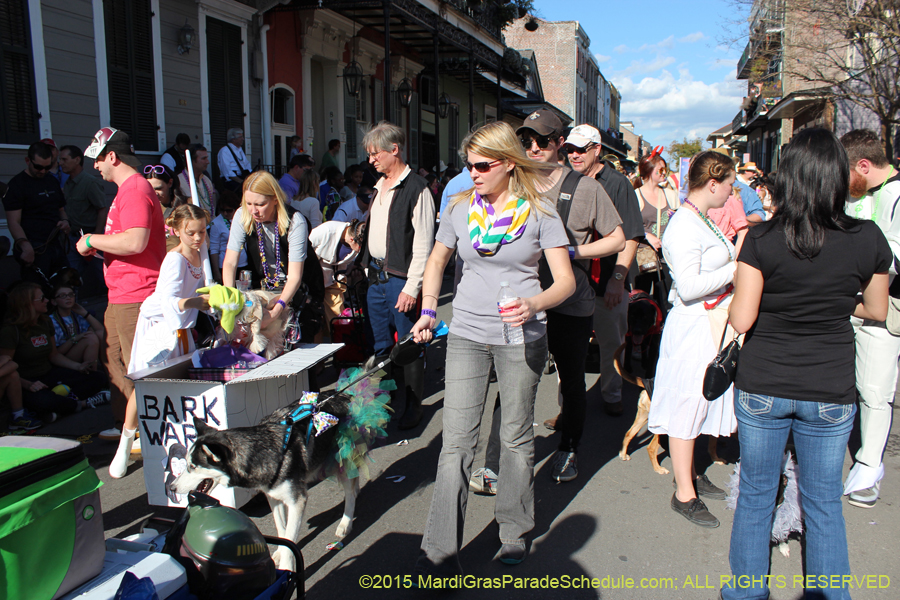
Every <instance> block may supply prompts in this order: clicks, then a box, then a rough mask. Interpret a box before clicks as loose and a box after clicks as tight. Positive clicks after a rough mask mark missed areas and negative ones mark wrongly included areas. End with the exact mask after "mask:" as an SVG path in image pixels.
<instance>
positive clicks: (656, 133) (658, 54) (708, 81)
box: [535, 0, 747, 145]
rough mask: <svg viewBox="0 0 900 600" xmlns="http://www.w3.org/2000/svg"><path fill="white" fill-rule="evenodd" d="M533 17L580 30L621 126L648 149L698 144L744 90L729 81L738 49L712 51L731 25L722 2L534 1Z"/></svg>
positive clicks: (730, 113) (729, 10) (729, 115)
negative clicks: (688, 141)
mask: <svg viewBox="0 0 900 600" xmlns="http://www.w3.org/2000/svg"><path fill="white" fill-rule="evenodd" d="M535 9H536V13H537V16H539V17H541V18H543V19H547V20H549V21H579V22H580V24H581V27H582V28H583V29H584V30H585V31H586V32H587V34H588V36H589V37H590V38H591V51H592V52H593V53H594V56H595V57H596V58H597V61H598V63H599V65H600V70H601V71H602V73H603V75H604V77H606V78H607V79H609V80H611V81H612V82H613V83H614V84H615V85H616V87H617V88H618V90H619V92H620V93H621V94H622V116H621V118H622V120H625V121H634V123H635V132H636V133H638V134H642V135H643V136H644V138H645V139H647V140H648V141H649V142H650V143H652V144H653V145H667V144H669V142H671V141H672V140H673V139H674V140H678V141H681V139H682V138H683V137H685V136H687V137H688V138H693V137H700V138H701V139H703V140H704V142H705V140H706V136H707V135H709V134H710V133H711V132H712V131H715V130H716V129H718V128H719V127H722V126H723V125H725V124H726V123H730V122H731V120H732V119H733V118H734V116H735V114H737V111H738V109H739V108H740V103H741V100H742V98H743V96H744V95H745V94H746V89H747V82H746V81H738V80H737V79H735V73H736V69H737V61H738V59H739V58H740V53H741V51H742V50H743V48H740V49H731V48H727V47H724V46H721V45H720V44H719V43H718V40H719V39H720V38H721V37H722V36H723V34H724V33H725V32H726V29H727V28H728V27H731V26H730V25H729V24H728V21H729V20H730V19H734V15H733V10H734V8H733V6H732V5H731V4H730V3H729V2H728V1H727V0H692V1H691V2H685V1H682V2H671V1H670V2H660V1H658V0H638V1H624V2H621V1H620V2H610V1H608V0H601V1H591V0H587V1H585V0H581V1H576V0H552V1H551V0H535ZM537 33H538V34H539V33H540V30H538V32H537Z"/></svg>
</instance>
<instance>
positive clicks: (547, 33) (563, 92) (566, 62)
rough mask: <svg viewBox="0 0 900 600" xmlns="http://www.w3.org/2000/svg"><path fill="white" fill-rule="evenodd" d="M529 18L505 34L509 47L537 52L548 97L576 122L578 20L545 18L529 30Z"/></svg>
mask: <svg viewBox="0 0 900 600" xmlns="http://www.w3.org/2000/svg"><path fill="white" fill-rule="evenodd" d="M527 19H528V17H526V18H525V19H518V20H516V21H513V22H512V23H511V24H510V25H509V27H507V28H506V29H505V30H504V31H503V35H504V37H505V38H506V44H507V45H508V46H509V47H510V48H515V49H516V50H534V54H535V60H536V61H537V68H538V73H539V75H540V78H541V86H542V87H543V89H544V98H545V99H546V100H547V102H549V103H551V104H553V106H555V107H556V108H558V109H560V110H561V111H563V112H564V113H566V114H567V115H569V116H570V117H572V118H574V119H576V124H577V122H578V121H577V118H578V116H579V115H577V114H576V106H575V89H576V84H575V82H576V78H577V71H576V69H577V39H576V31H577V28H578V22H577V21H559V22H556V23H550V22H548V21H544V20H542V19H536V21H537V22H538V25H539V26H538V29H537V31H533V32H532V31H526V30H525V27H524V26H525V22H526V20H527Z"/></svg>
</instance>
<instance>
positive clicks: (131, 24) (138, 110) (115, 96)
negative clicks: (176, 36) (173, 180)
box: [103, 0, 159, 151]
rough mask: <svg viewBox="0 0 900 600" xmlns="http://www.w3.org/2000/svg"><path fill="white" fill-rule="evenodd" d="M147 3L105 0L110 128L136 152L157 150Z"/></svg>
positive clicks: (148, 3)
mask: <svg viewBox="0 0 900 600" xmlns="http://www.w3.org/2000/svg"><path fill="white" fill-rule="evenodd" d="M152 19H153V13H152V12H151V10H150V0H130V1H127V0H104V1H103V20H104V27H105V30H106V65H107V74H108V77H109V116H110V125H112V126H113V127H115V128H116V129H122V130H123V131H125V132H126V133H128V134H129V135H130V136H131V142H132V144H133V145H134V149H135V150H151V151H157V150H159V141H158V139H157V130H158V129H159V128H158V124H157V122H156V92H155V88H154V80H153V34H152V29H153V27H152Z"/></svg>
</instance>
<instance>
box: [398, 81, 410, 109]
mask: <svg viewBox="0 0 900 600" xmlns="http://www.w3.org/2000/svg"><path fill="white" fill-rule="evenodd" d="M412 93H413V89H412V83H410V81H409V79H407V78H406V77H404V78H403V81H401V82H400V85H398V86H397V96H398V97H399V98H400V106H402V107H403V108H409V103H410V102H412Z"/></svg>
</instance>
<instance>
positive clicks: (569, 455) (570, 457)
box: [550, 450, 578, 483]
mask: <svg viewBox="0 0 900 600" xmlns="http://www.w3.org/2000/svg"><path fill="white" fill-rule="evenodd" d="M550 477H552V478H553V480H554V481H556V482H557V483H563V482H564V481H572V480H573V479H575V478H576V477H578V458H577V457H576V455H575V453H574V452H563V451H562V450H559V451H557V452H556V462H555V463H554V465H553V472H551V473H550Z"/></svg>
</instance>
